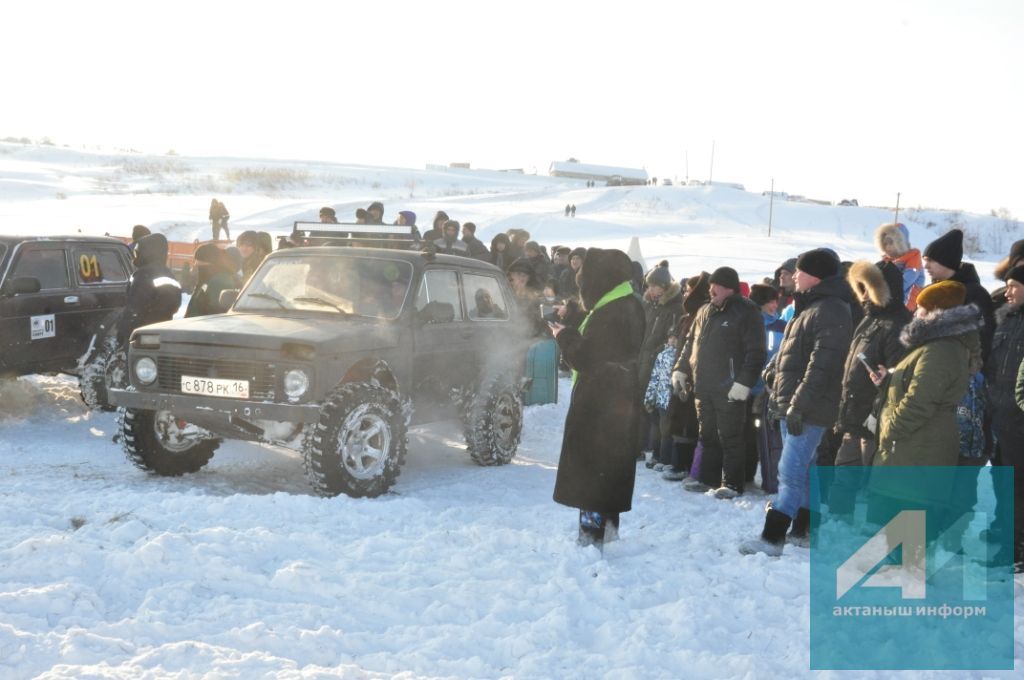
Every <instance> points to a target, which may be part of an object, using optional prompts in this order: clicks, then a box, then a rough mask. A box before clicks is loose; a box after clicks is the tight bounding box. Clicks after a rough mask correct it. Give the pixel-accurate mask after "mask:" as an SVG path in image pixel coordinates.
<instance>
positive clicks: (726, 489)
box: [715, 484, 743, 501]
mask: <svg viewBox="0 0 1024 680" xmlns="http://www.w3.org/2000/svg"><path fill="white" fill-rule="evenodd" d="M742 495H743V491H741V490H740V489H737V488H736V487H735V486H732V485H729V484H723V485H722V486H720V487H718V488H717V489H715V498H717V499H718V500H720V501H731V500H732V499H733V498H736V497H737V496H742Z"/></svg>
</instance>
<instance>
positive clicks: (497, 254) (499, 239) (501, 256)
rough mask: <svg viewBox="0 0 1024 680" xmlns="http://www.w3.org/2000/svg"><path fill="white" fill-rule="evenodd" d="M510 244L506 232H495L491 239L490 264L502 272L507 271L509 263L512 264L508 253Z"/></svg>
mask: <svg viewBox="0 0 1024 680" xmlns="http://www.w3.org/2000/svg"><path fill="white" fill-rule="evenodd" d="M510 244H511V241H509V238H508V234H497V235H496V236H495V237H494V238H492V239H491V256H490V261H491V264H493V265H494V266H495V267H497V268H498V269H500V270H501V271H503V272H507V271H508V267H509V265H510V264H512V257H511V255H510V254H509V245H510Z"/></svg>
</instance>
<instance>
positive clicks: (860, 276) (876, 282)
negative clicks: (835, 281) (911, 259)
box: [846, 260, 902, 307]
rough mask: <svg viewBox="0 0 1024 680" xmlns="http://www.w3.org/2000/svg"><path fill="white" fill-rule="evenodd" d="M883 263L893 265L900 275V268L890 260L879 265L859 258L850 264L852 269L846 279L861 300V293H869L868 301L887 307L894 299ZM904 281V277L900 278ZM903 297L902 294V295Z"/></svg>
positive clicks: (888, 265) (877, 305)
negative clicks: (884, 272) (883, 269)
mask: <svg viewBox="0 0 1024 680" xmlns="http://www.w3.org/2000/svg"><path fill="white" fill-rule="evenodd" d="M882 265H885V266H887V267H892V268H893V269H894V270H896V273H897V275H899V269H897V268H896V266H895V265H894V264H892V263H890V262H881V263H879V264H877V265H874V264H871V263H870V262H868V261H867V260H857V261H856V262H854V263H853V264H852V265H850V271H849V272H847V274H846V280H847V281H849V282H850V288H852V289H853V292H854V294H855V295H856V296H857V299H858V300H859V299H860V297H861V295H865V294H866V295H867V297H868V302H870V303H871V304H873V305H874V306H876V307H887V306H888V305H889V302H890V301H891V300H892V291H891V290H890V289H889V285H888V283H887V281H886V278H885V275H884V274H883V273H882ZM900 280H901V281H902V278H901V279H900ZM901 298H902V296H901Z"/></svg>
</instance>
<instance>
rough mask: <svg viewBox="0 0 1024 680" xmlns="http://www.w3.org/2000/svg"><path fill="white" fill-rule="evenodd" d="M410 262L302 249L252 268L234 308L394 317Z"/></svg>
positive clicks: (403, 293)
mask: <svg viewBox="0 0 1024 680" xmlns="http://www.w3.org/2000/svg"><path fill="white" fill-rule="evenodd" d="M411 280H412V265H411V264H409V263H408V262H402V261H400V260H389V259H385V258H357V257H344V256H322V255H304V256H293V257H279V258H273V259H269V260H267V261H266V262H264V264H263V265H261V266H260V268H259V269H258V270H256V273H255V274H253V276H252V279H251V280H250V281H249V283H248V285H247V286H246V288H245V290H244V291H243V292H242V295H241V296H240V297H239V298H238V301H237V302H235V305H234V307H233V309H235V311H244V312H256V311H260V312H264V311H272V310H285V311H313V312H324V313H328V314H352V315H356V316H368V317H374V318H378V319H395V318H397V317H398V315H399V314H400V313H401V311H402V305H403V304H404V302H405V298H406V296H407V295H408V291H409V282H410V281H411Z"/></svg>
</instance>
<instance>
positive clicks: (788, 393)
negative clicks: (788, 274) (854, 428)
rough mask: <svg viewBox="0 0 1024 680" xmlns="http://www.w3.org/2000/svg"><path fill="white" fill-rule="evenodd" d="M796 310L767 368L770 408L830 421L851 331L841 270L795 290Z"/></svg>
mask: <svg viewBox="0 0 1024 680" xmlns="http://www.w3.org/2000/svg"><path fill="white" fill-rule="evenodd" d="M794 302H795V304H796V315H795V316H794V317H793V320H792V321H790V322H789V323H788V324H786V332H785V334H784V335H783V336H782V344H781V345H780V346H779V351H778V353H777V354H776V355H775V358H774V359H773V360H772V362H771V364H770V365H769V366H768V368H766V369H765V385H767V386H768V388H769V390H771V402H770V404H771V406H770V408H771V410H772V411H773V412H775V413H778V414H780V415H785V414H786V413H787V412H788V411H789V409H790V408H792V409H794V410H797V411H799V412H800V413H801V414H802V415H803V417H804V421H805V422H807V423H810V424H812V425H819V426H822V427H832V425H833V424H834V423H835V422H836V416H837V415H838V413H839V397H840V393H841V390H842V377H843V365H844V363H845V361H846V354H847V352H848V351H849V349H850V339H851V337H852V336H853V328H852V321H851V319H850V287H849V285H847V283H846V281H845V280H844V279H843V278H842V277H841V276H832V277H829V278H827V279H824V280H822V282H821V283H819V284H818V285H817V286H815V287H814V288H812V289H811V290H809V291H807V292H805V293H797V294H796V295H795V296H794Z"/></svg>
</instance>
